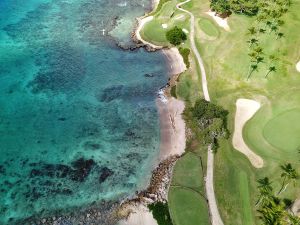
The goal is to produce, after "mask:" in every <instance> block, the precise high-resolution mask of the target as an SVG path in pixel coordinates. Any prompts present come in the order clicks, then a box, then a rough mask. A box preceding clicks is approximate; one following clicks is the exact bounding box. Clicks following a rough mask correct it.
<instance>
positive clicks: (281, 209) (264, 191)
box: [256, 163, 300, 225]
mask: <svg viewBox="0 0 300 225" xmlns="http://www.w3.org/2000/svg"><path fill="white" fill-rule="evenodd" d="M280 167H281V170H282V173H281V178H282V185H281V188H280V190H279V191H278V192H277V193H276V194H274V190H273V187H272V183H271V182H270V180H269V178H268V177H265V178H262V179H259V180H258V181H257V182H258V190H259V193H260V195H259V199H258V201H257V203H256V206H257V207H259V208H258V210H257V211H258V212H259V214H260V219H261V220H262V222H263V224H264V225H299V224H300V218H299V217H297V216H295V215H293V214H292V212H291V210H290V207H291V205H292V201H290V200H288V199H281V198H279V197H278V196H279V195H280V194H281V193H282V192H284V191H285V190H286V189H287V187H288V185H289V184H290V182H294V184H295V183H296V180H297V179H298V178H299V175H298V173H297V171H296V170H295V169H294V168H293V166H292V165H291V164H290V163H287V164H285V165H282V166H280Z"/></svg>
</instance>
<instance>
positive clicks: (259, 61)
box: [255, 56, 264, 65]
mask: <svg viewBox="0 0 300 225" xmlns="http://www.w3.org/2000/svg"><path fill="white" fill-rule="evenodd" d="M263 61H264V57H261V56H257V57H256V61H255V62H256V65H258V64H259V63H261V62H263Z"/></svg>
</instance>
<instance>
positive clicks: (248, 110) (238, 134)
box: [232, 98, 264, 168]
mask: <svg viewBox="0 0 300 225" xmlns="http://www.w3.org/2000/svg"><path fill="white" fill-rule="evenodd" d="M259 108H260V103H259V102H257V101H254V100H250V99H242V98H240V99H238V100H237V101H236V113H235V120H234V133H233V138H232V144H233V147H234V148H235V149H237V150H238V151H240V152H241V153H243V154H244V155H246V156H247V157H248V159H249V160H250V162H251V164H252V165H253V166H254V167H255V168H262V167H263V165H264V162H263V159H262V158H261V157H260V156H259V155H257V154H256V153H254V152H253V151H252V150H251V149H250V148H249V147H248V146H247V144H246V143H245V141H244V139H243V127H244V125H245V124H246V122H247V121H248V120H250V119H251V118H252V116H253V115H254V114H255V113H256V112H257V111H258V110H259Z"/></svg>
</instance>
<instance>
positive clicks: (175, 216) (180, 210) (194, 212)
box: [168, 186, 210, 225]
mask: <svg viewBox="0 0 300 225" xmlns="http://www.w3.org/2000/svg"><path fill="white" fill-rule="evenodd" d="M168 199H169V209H170V214H171V218H172V221H173V224H174V225H208V224H210V222H209V216H208V209H207V203H206V201H205V199H204V198H203V197H202V196H201V195H200V194H198V193H197V192H195V191H193V190H190V189H186V188H183V187H174V186H172V187H171V188H170V190H169V197H168Z"/></svg>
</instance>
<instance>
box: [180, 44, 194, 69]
mask: <svg viewBox="0 0 300 225" xmlns="http://www.w3.org/2000/svg"><path fill="white" fill-rule="evenodd" d="M178 50H179V53H180V55H181V56H182V58H183V61H184V64H185V65H186V67H187V68H189V67H190V61H189V55H190V52H191V50H190V49H189V48H181V47H179V48H178Z"/></svg>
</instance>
